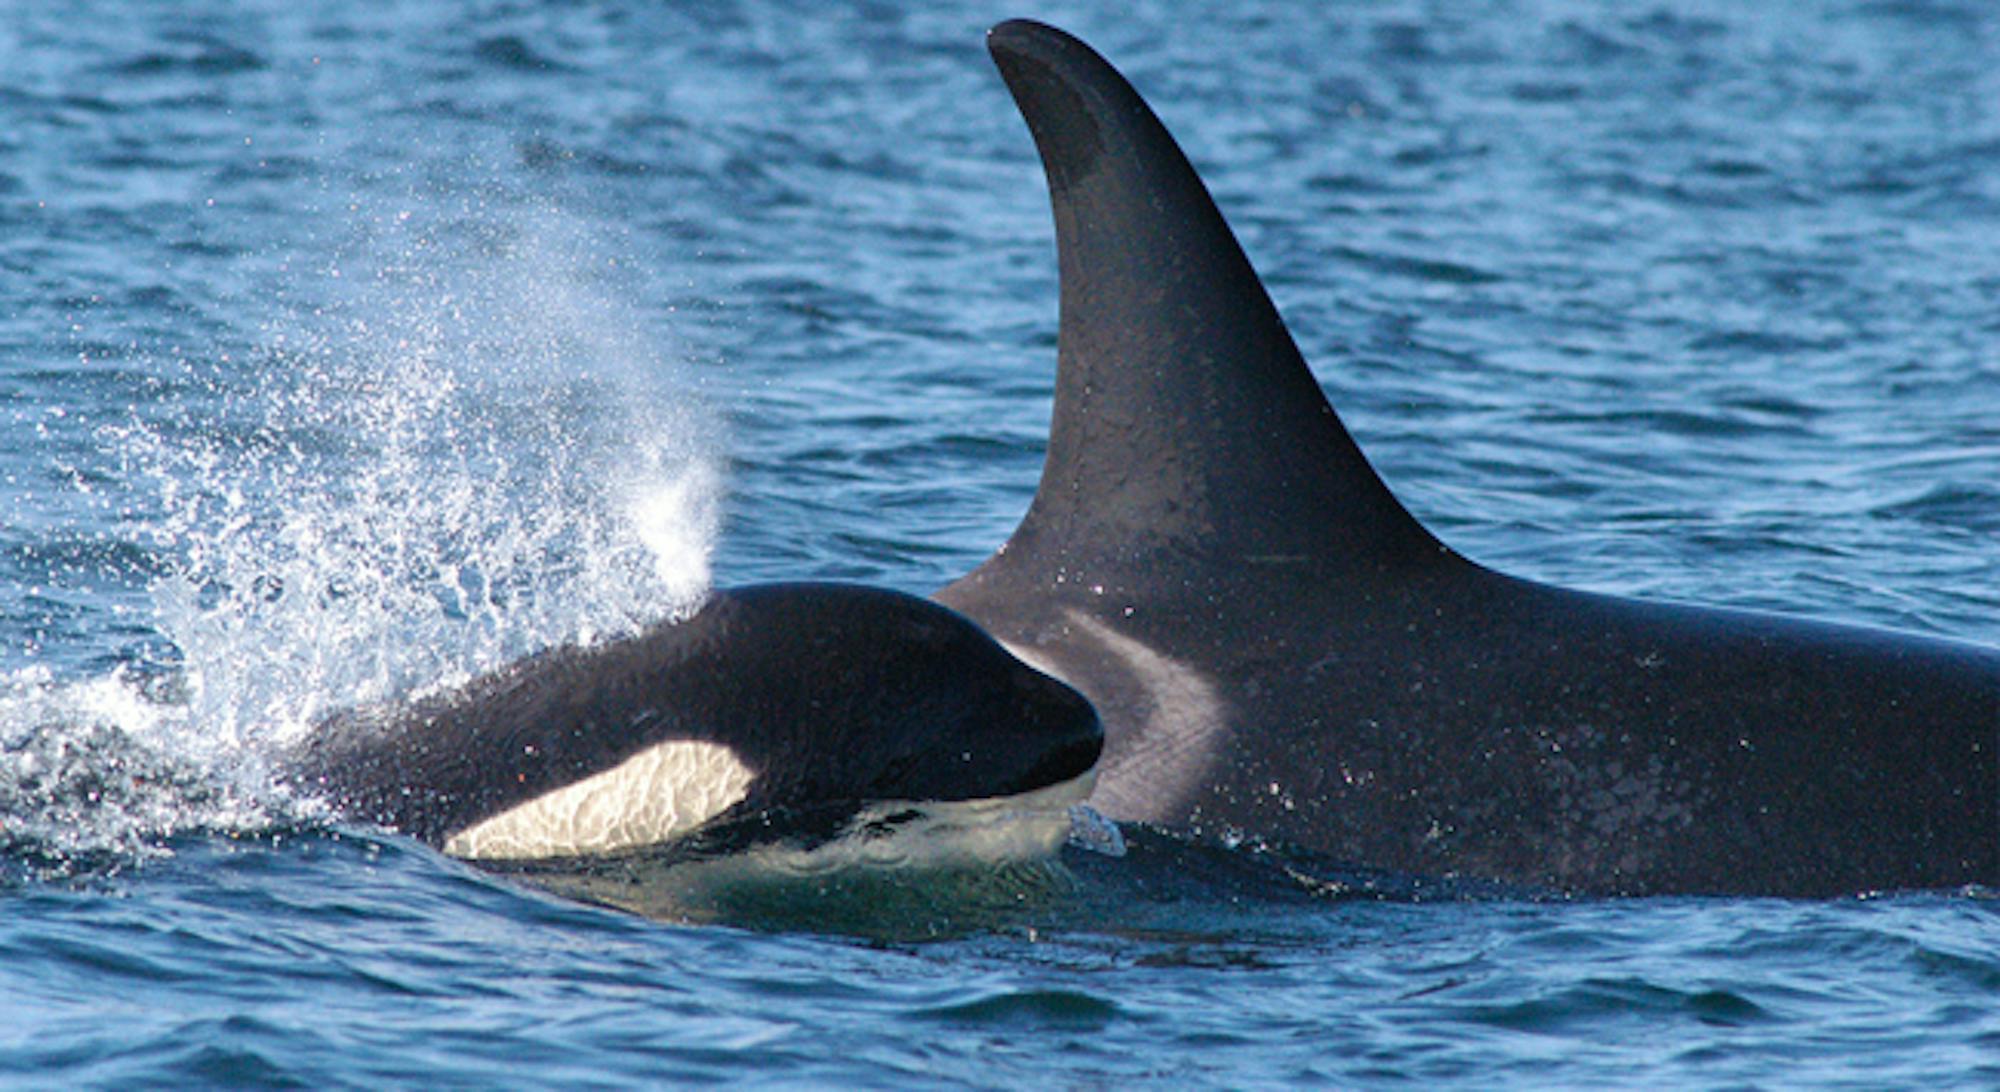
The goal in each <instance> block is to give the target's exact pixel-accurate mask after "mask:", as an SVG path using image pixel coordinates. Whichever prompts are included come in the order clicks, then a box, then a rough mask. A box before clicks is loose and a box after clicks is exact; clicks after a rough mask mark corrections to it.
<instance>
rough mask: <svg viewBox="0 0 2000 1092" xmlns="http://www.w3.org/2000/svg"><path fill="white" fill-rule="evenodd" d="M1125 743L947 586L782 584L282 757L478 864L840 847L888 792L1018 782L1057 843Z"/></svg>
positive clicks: (312, 785) (352, 805)
mask: <svg viewBox="0 0 2000 1092" xmlns="http://www.w3.org/2000/svg"><path fill="white" fill-rule="evenodd" d="M1103 739H1104V737H1103V733H1102V730H1101V729H1100V728H1099V725H1098V720H1097V715H1096V713H1095V712H1094V711H1093V710H1092V709H1091V707H1090V704H1089V703H1088V702H1086V701H1085V700H1084V699H1083V698H1082V697H1080V696H1079V695H1078V694H1077V693H1076V692H1075V691H1074V690H1071V689H1070V688H1069V687H1068V686H1065V685H1063V684H1062V683H1060V682H1057V681H1056V680H1054V679H1051V678H1049V677H1048V676H1046V675H1044V674H1042V673H1041V672H1039V671H1036V670H1034V669H1033V668H1030V667H1028V666H1027V665H1025V664H1023V663H1021V662H1020V661H1019V660H1016V659H1015V658H1014V657H1012V656H1010V655H1008V654H1007V652H1006V651H1005V650H1004V649H1002V648H1001V647H1000V646H999V645H998V644H996V643H995V642H994V641H993V639H992V638H990V637H988V636H987V635H986V634H985V633H984V632H983V631H981V630H980V629H979V627H977V626H975V625H973V624H972V623H971V622H969V621H967V620H966V619H965V618H963V617H961V616H960V615H958V614H956V613H954V612H952V611H950V610H948V609H946V608H944V607H941V606H939V605H937V604H936V603H932V602H929V601H927V600H924V599H919V598H916V597H914V596H909V595H904V594H901V593H898V592H891V591H886V590H882V589H878V588H868V587H860V586H855V585H841V584H771V585H759V586H752V587H743V588H737V589H734V590H728V591H719V592H716V593H714V594H713V595H712V596H711V597H710V598H709V600H708V601H707V602H706V603H705V604H703V606H702V607H701V609H700V610H699V611H698V612H696V613H695V614H694V615H692V616H690V617H689V618H687V619H686V620H684V621H678V622H665V623H661V624H659V625H656V626H654V627H653V628H652V629H650V630H648V631H646V632H644V633H642V634H639V635H637V636H634V637H630V638H626V639H622V640H617V641H612V642H608V643H605V644H602V645H595V646H589V647H564V648H558V649H554V650H551V651H548V652H543V653H540V654H538V655H535V656H532V657H530V658H528V659H526V660H523V661H521V662H519V663H516V664H514V665H512V666H509V667H506V668H503V669H501V670H500V671H497V672H494V673H492V674H490V675H486V676H482V677H480V678H478V679H475V680H473V681H472V682H471V683H469V684H467V685H466V686H464V687H463V688H460V689H458V690H456V691H453V692H451V693H447V694H441V695H438V696H434V697H429V698H425V699H423V700H420V701H416V702H414V703H410V704H394V705H385V706H381V707H374V708H364V709H360V710H355V711H350V712H346V713H342V714H338V715H336V716H334V717H332V718H330V719H329V720H327V721H325V722H323V723H321V724H320V725H318V726H317V728H316V729H315V730H314V731H313V732H312V733H311V734H310V735H309V736H308V737H307V738H306V739H305V740H304V741H303V742H302V743H300V744H299V745H298V746H297V747H296V748H294V749H293V750H292V751H291V752H290V753H288V754H286V755H284V756H282V758H281V759H280V762H279V765H280V768H281V770H282V773H283V775H284V777H285V779H286V781H287V782H288V783H290V784H291V785H293V786H294V787H296V788H299V789H302V790H304V791H306V792H310V793H315V794H317V795H320V796H322V797H324V798H325V799H327V800H328V801H329V802H331V803H332V804H333V805H334V806H335V807H337V808H338V809H339V810H340V812H341V813H342V814H343V815H345V816H346V817H348V818H350V819H354V820H358V821H363V822H372V823H379V824H381V825H383V826H386V827H390V828H393V829H395V830H398V831H401V832H404V833H406V834H410V835H413V836H415V837H417V838H420V839H422V840H424V841H426V842H429V843H430V844H432V845H434V846H437V847H439V848H441V849H443V850H444V851H445V852H446V853H449V854H452V855H454V856H459V857H465V858H471V859H475V860H489V861H509V860H515V861H518V860H537V859H546V858H559V857H593V856H600V855H607V854H615V853H619V852H623V851H630V850H643V849H648V848H652V847H656V846H659V845H662V844H666V843H670V842H673V841H675V840H677V839H682V838H685V837H688V836H690V835H694V834H696V833H698V832H701V831H704V830H709V829H712V828H714V827H715V826H717V825H720V824H727V823H729V822H731V821H733V820H739V819H741V820H762V821H761V822H752V823H751V824H750V825H751V826H752V827H754V828H755V829H756V830H757V831H758V837H759V839H765V838H768V839H770V840H779V839H784V838H787V837H789V836H792V835H797V836H799V837H800V838H801V839H803V840H805V841H807V842H808V843H812V842H823V841H825V840H826V839H827V838H830V837H832V836H834V835H836V834H839V833H842V832H843V828H844V827H845V826H846V825H847V824H849V823H850V822H851V821H852V820H853V819H854V818H855V817H856V816H861V815H863V814H864V809H866V808H867V807H868V806H870V805H881V804H884V803H897V804H907V805H912V806H914V807H916V808H917V809H919V810H921V809H923V808H925V807H927V806H930V805H940V804H955V803H965V802H984V801H990V800H994V799H996V798H999V799H1001V800H1002V802H1003V803H1005V802H1008V801H1013V802H1017V803H1018V804H1019V805H1020V806H1021V807H1022V808H1024V809H1028V810H1033V811H1037V812H1041V813H1045V814H1048V813H1052V814H1054V815H1055V816H1058V817H1060V820H1061V821H1060V822H1059V823H1056V824H1050V825H1052V826H1053V827H1055V828H1059V829H1057V833H1055V834H1054V836H1053V841H1052V842H1051V844H1049V845H1047V846H1046V847H1043V848H1045V849H1046V850H1048V851H1053V849H1054V848H1055V846H1056V845H1057V844H1060V841H1061V838H1062V836H1063V835H1066V834H1067V832H1068V829H1069V823H1068V819H1067V816H1066V813H1065V811H1064V809H1065V808H1066V807H1067V805H1069V804H1072V803H1076V802H1079V801H1081V800H1082V799H1083V798H1084V797H1085V796H1086V795H1088V794H1089V791H1090V786H1091V775H1092V772H1093V770H1094V767H1095V765H1096V762H1097V758H1098V753H1099V751H1100V749H1101V748H1102V746H1103ZM995 810H996V809H992V808H988V809H986V811H987V813H992V812H994V811H995ZM867 814H871V815H875V816H877V817H881V816H889V817H891V818H894V817H896V816H898V815H899V814H900V813H898V812H897V811H896V810H895V809H889V810H887V811H884V810H882V809H880V808H879V807H878V808H877V809H876V810H875V811H874V812H869V813H867Z"/></svg>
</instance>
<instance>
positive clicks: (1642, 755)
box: [936, 22, 2000, 896]
mask: <svg viewBox="0 0 2000 1092" xmlns="http://www.w3.org/2000/svg"><path fill="white" fill-rule="evenodd" d="M988 46H989V48H990V50H991V52H992V55H993V59H994V61H995V62H996V63H997V64H998V66H999V68H1000V72H1001V74H1002V75H1003V76H1004V77H1005V79H1006V82H1007V86H1008V88H1009V89H1010V90H1011V91H1012V93H1013V96H1014V99H1015V101H1016V102H1017V103H1018V104H1019V106H1020V109H1021V112H1022V113H1023V115H1025V117H1026V119H1027V122H1028V127H1029V129H1030V131H1031V132H1032V134H1033V137H1034V140H1035V144H1036V147H1037V149H1038V150H1039V152H1040V154H1041V158H1042V163H1043V166H1044V168H1045V169H1046V172H1047V175H1048V182H1049V189H1050V193H1051V200H1052V203H1053V206H1054V213H1055V225H1056V242H1057V250H1058V256H1059V264H1060V275H1061V313H1060V334H1059V339H1058V340H1059V348H1058V353H1057V357H1058V363H1057V378H1056V391H1055V410H1054V420H1053V424H1052V427H1051V429H1050V438H1049V447H1048V453H1047V456H1046V462H1045V465H1044V467H1043V470H1042V478H1041V484H1040V486H1039V489H1038V491H1037V493H1036V494H1035V497H1034V501H1033V503H1032V504H1031V505H1030V506H1029V509H1028V512H1027V515H1026V517H1025V518H1024V519H1023V520H1022V522H1021V524H1020V526H1019V528H1018V529H1017V530H1016V531H1015V532H1014V534H1013V536H1012V537H1011V538H1010V539H1009V540H1008V542H1007V543H1006V544H1005V545H1004V546H1003V547H1001V549H1000V551H999V552H998V553H997V554H995V555H994V556H993V557H992V558H991V559H989V560H988V561H986V562H985V563H984V564H983V565H981V566H980V567H979V568H978V569H976V570H974V571H973V572H972V573H970V574H969V575H967V576H965V577H964V578H963V579H961V580H959V581H957V582H956V583H954V584H952V585H950V586H949V587H946V588H944V589H943V590H942V591H940V592H938V593H937V596H936V597H937V598H938V599H939V600H940V601H942V602H944V603H946V604H948V605H950V606H953V607H956V608H957V609H959V610H961V611H963V612H965V613H966V614H967V615H969V616H971V617H972V618H974V619H975V620H977V621H979V622H980V623H982V624H984V625H985V626H986V627H987V628H988V629H989V630H991V631H992V632H993V634H994V635H995V636H997V637H998V638H999V639H1000V640H1001V641H1002V642H1003V643H1005V644H1006V645H1007V646H1008V647H1009V648H1011V649H1012V650H1014V651H1015V652H1016V653H1017V654H1018V655H1020V656H1021V657H1023V658H1024V659H1026V660H1028V661H1029V662H1031V663H1035V664H1037V665H1038V666H1042V667H1043V668H1044V669H1045V670H1048V671H1049V672H1051V673H1052V674H1054V675H1056V676H1057V677H1059V678H1062V679H1064V680H1065V681H1067V682H1069V683H1070V684H1072V685H1074V686H1076V687H1077V688H1078V689H1080V690H1082V691H1083V693H1084V694H1085V695H1086V696H1088V697H1089V698H1090V699H1091V700H1092V701H1093V702H1094V703H1095V704H1096V705H1097V708H1098V711H1099V713H1100V715H1102V716H1103V717H1104V720H1105V724H1106V732H1107V743H1106V749H1105V757H1104V763H1103V767H1102V771H1101V774H1100V778H1099V782H1098V788H1097V791H1096V794H1095V796H1094V797H1093V801H1094V803H1095V804H1096V805H1097V806H1098V807H1099V808H1100V809H1101V810H1103V811H1104V812H1105V813H1106V814H1108V815H1111V816H1112V817H1114V818H1121V819H1136V820H1147V821H1152V822H1156V823H1162V824H1169V825H1174V826H1192V827H1196V828H1201V829H1206V830H1210V831H1233V832H1241V833H1247V834H1251V835H1255V836H1260V837H1264V838H1267V839H1273V840H1280V841H1288V842H1292V843H1296V844H1298V845H1301V846H1303V847H1306V848H1308V849H1311V850H1315V851H1319V852H1324V853H1328V854H1332V855H1336V856H1339V857H1343V858H1349V859H1354V860H1358V861H1361V862H1365V863H1366V864H1368V865H1371V866H1379V867H1389V868H1396V869H1402V870H1406V871H1410V872H1418V873H1432V874H1436V873H1458V874H1462V875H1477V876H1483V877H1486V878H1490V879H1498V880H1504V881H1510V882H1518V883H1525V884H1532V885H1548V886H1553V887H1556V888H1559V889H1565V890H1572V891H1578V892H1589V893H1606V894H1613V893H1630V894H1644V893H1666V892H1711V893H1767V894H1778V895H1803V896H1812V895H1826V894H1832V893H1840V892H1855V891H1862V890H1871V889H1892V888H1914V887H1939V886H1950V885H1962V884H1967V883H1992V882H1994V881H1995V880H2000V766H1996V757H1995V750H1996V745H2000V739H1996V736H2000V652H1996V651H1994V650H1991V649H1986V648H1981V647H1974V646H1969V645H1964V644H1955V643H1951V642H1947V641H1943V640H1935V639H1929V638H1925V637H1919V636H1911V635H1907V634H1902V633H1894V632H1888V631H1884V630H1879V629H1867V628H1855V627H1845V626H1836V625H1827V624H1821V623H1816V622H1810V621H1801V620H1796V619H1791V618H1785V617H1778V616H1773V615H1767V614H1760V613H1751V612H1745V611H1732V610H1709V609H1700V608H1695V607H1689V606H1678V605H1668V604H1661V603H1650V602H1640V601H1634V600H1630V599H1621V598H1615V597H1612V596H1607V595H1595V594H1588V593H1584V592H1578V591H1571V590H1566V589H1563V588H1557V587H1549V586H1546V585H1543V584H1538V583H1534V582H1531V581H1527V580H1521V579H1516V578H1513V577H1509V576H1506V575H1503V574H1500V573H1497V572H1493V571H1491V570H1489V569H1486V568H1483V567H1481V566H1480V565H1478V564H1476V563H1474V562H1472V561H1469V560H1467V559H1466V558H1464V557H1462V556H1460V555H1459V554H1457V553H1455V552H1454V551H1452V550H1451V549H1450V548H1449V547H1447V546H1445V545H1443V544H1442V543H1440V542H1439V541H1438V540H1437V539H1436V538H1435V537H1433V536H1432V535H1431V534H1430V532H1428V531H1427V530H1426V529H1425V528H1424V527H1422V526H1421V525H1419V524H1418V523H1417V521H1416V520H1415V519H1413V518H1412V517H1411V516H1410V515H1409V513H1408V512H1406V511H1405V510H1404V508H1403V506H1402V505H1401V504H1399V503H1398V502H1397V500H1396V498H1395V497H1394V496H1392V495H1391V494H1390V492H1389V490H1388V489H1387V488H1386V487H1385V486H1384V484H1383V483H1382V481H1381V479H1380V478H1378V477H1377V476H1376V474H1375V471H1374V470H1373V469H1372V468H1371V467H1370V466H1369V464H1368V461H1367V459H1366V458H1364V457H1363V455H1362V453H1361V451H1360V449H1359V448H1358V447H1356V445H1355V443H1354V441H1353V440H1352V439H1351V438H1350V437H1349V435H1348V433H1347V430H1346V429H1345V427H1344V426H1343V425H1342V424H1341V422H1340V419H1339V418H1338V417H1337V416H1336V415H1335V414H1334V411H1333V409H1332V407H1331V406H1330V405H1329V404H1328V403H1327V400H1326V397H1325V395H1324V394H1323V393H1322V392H1321V390H1320V387H1319V385H1318V383H1317V382H1316V381H1315V380H1314V378H1313V375H1312V373H1311V372H1310V370H1309V369H1308V368H1307V366H1306V364H1305V362H1304V360H1303V359H1302V358H1301V357H1300V355H1299V352H1298V350H1297V348H1296V347H1295V346H1294V345H1293V342H1292V339H1291V335H1290V334H1289V333H1288V332H1287V331H1286V329H1285V326H1284V323H1283V321H1282V320H1281V319H1280V318H1279V316H1278V313H1277V311H1276V309H1275V308H1274V307H1273V305H1272V303H1271V301H1270V299H1269V297H1268V296H1267V295H1266V294H1265V291H1264V287H1263V285H1262V284H1261V283H1260V282H1259V280H1258V278H1257V275H1256V273H1255V272H1254V271H1253V270H1252V269H1251V267H1250V264H1249V261H1248V260H1247V259H1246V257H1245V256H1244V254H1243V251H1242V249H1241V248H1240V247H1239V246H1238V244H1237V242H1236V239H1235V237H1234V236H1233V235H1232V234H1231V232H1230V229H1229V227H1228V225H1227V224H1226V223H1225V222H1224V221H1223V218H1222V216H1221V214H1220V213H1219V212H1218V211H1217V209H1216V207H1215V204H1214V202H1213V201H1212V199H1211V198H1210V196H1209V194H1208V192H1207V190H1206V189H1205V188H1204V187H1203V185H1202V183H1201V181H1200V179H1199V178H1197V177H1196V175H1195V172H1194V170H1193V168H1192V167H1191V166H1190V165H1189V163H1188V161H1187V160H1186V158H1185V157H1184V156H1183V155H1182V153H1181V151H1180V149H1179V148H1178V147H1177V146H1176V145H1175V143H1174V140H1173V138H1172V137H1171V136H1169V135H1168V133H1167V131H1166V129H1165V128H1164V127H1162V125H1161V124H1160V122H1159V120H1158V119H1157V118H1156V117H1155V116H1154V115H1153V113H1152V111H1151V110H1150V109H1149V108H1148V107H1147V106H1146V104H1145V103H1144V102H1143V101H1142V100H1141V99H1140V97H1139V95H1138V94H1137V93H1136V92H1135V91H1134V90H1133V89H1132V87H1131V86H1130V85H1129V84H1127V83H1126V81H1125V80H1124V79H1123V78H1122V77H1121V76H1120V75H1119V74H1118V73H1117V71H1115V70H1114V69H1113V68H1112V67H1111V66H1110V65H1109V64H1107V63H1106V62H1105V61H1104V60H1103V59H1102V58H1101V57H1099V56H1098V55H1097V54H1096V53H1094V52H1092V51H1091V50H1090V48H1089V47H1087V46H1085V45H1084V44H1082V43H1081V42H1078V41H1077V40H1076V39H1074V38H1071V37H1069V36H1068V35H1066V34H1064V33H1062V32H1061V31H1058V30H1055V29H1053V28H1050V27H1046V26H1041V25H1038V24H1035V23H1030V22H1009V23H1005V24H1002V25H1000V26H999V27H996V28H995V29H994V30H993V31H992V32H991V34H990V35H989V37H988Z"/></svg>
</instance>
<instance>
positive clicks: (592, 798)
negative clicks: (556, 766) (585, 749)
mask: <svg viewBox="0 0 2000 1092" xmlns="http://www.w3.org/2000/svg"><path fill="white" fill-rule="evenodd" d="M754 776H755V775H753V774H752V773H751V771H750V769H749V767H747V766H745V765H743V763H742V761H741V760H739V759H738V758H737V757H736V752H734V751H732V750H730V749H729V748H727V747H724V746H722V745H721V744H719V743H703V742H696V741H691V740H682V741H679V742H674V743H662V744H660V745H658V746H656V747H649V748H647V749H646V750H643V751H640V752H639V753H638V754H636V755H633V756H632V757H631V758H628V759H626V760H625V761H623V762H621V763H619V764H618V765H616V766H614V767H612V768H611V769H609V770H606V771H604V772H603V773H600V774H595V775H593V776H591V777H586V778H584V779H583V780H581V781H578V782H575V783H573V784H569V785H565V786H563V787H562V788H560V789H557V790H555V791H554V792H550V793H545V794H543V795H541V796H537V797H535V798H534V799H533V800H530V801H528V802H527V803H525V804H520V805H517V806H516V807H513V808H510V809H508V810H507V811H503V812H501V813H500V814H498V815H494V816H491V817H489V818H487V819H484V820H481V821H480V822H478V823H475V824H473V825H472V826H469V827H467V828H465V829H464V830H461V831H458V832H456V833H454V834H453V835H452V836H451V837H450V838H448V839H446V840H445V843H444V851H445V852H446V853H449V854H451V855H452V856H454V857H464V858H466V859H469V860H475V861H492V860H525V859H533V858H538V857H585V856H591V855H594V854H600V853H612V852H615V851H617V850H621V849H634V848H637V847H640V846H648V845H657V844H659V843H661V842H666V841H670V840H672V839H674V838H677V837H680V836H681V835H683V834H686V833H687V832H689V831H691V830H693V829H695V828H696V827H698V826H700V825H702V824H703V823H706V822H708V821H709V820H710V819H713V818H715V817H716V816H718V815H721V814H722V813H723V812H725V811H728V810H729V809H730V808H732V807H734V806H735V805H736V804H737V803H738V802H739V801H741V800H742V799H743V798H744V797H745V796H748V795H749V793H750V782H751V781H752V780H753V779H754Z"/></svg>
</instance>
